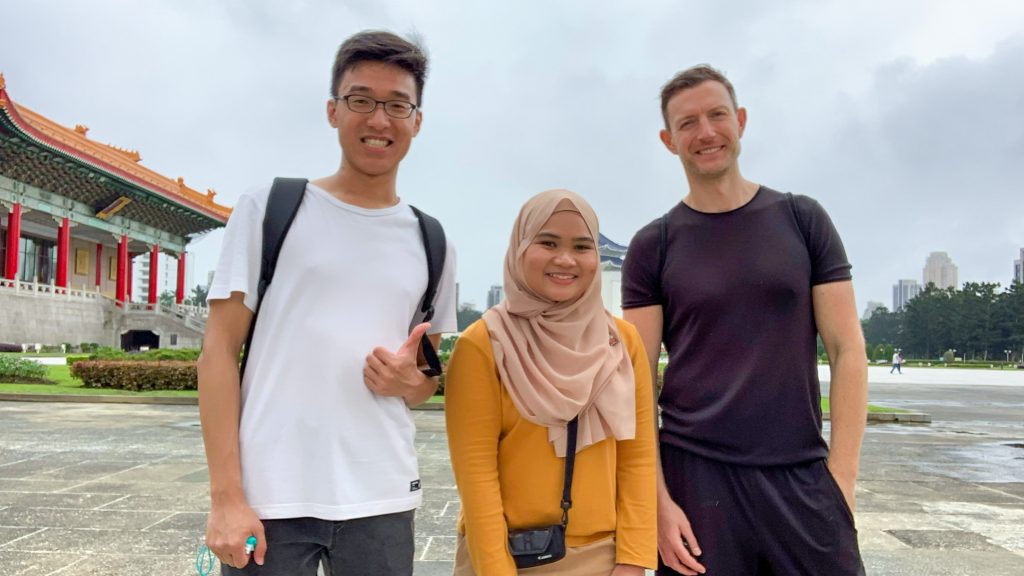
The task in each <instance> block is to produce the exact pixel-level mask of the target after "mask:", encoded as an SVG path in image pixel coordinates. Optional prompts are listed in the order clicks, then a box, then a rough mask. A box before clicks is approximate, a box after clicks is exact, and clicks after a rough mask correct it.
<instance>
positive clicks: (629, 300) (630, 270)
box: [622, 218, 664, 309]
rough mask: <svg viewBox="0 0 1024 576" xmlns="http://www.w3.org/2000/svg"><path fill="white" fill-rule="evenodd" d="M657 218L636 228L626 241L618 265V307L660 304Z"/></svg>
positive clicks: (659, 243) (659, 230)
mask: <svg viewBox="0 0 1024 576" xmlns="http://www.w3.org/2000/svg"><path fill="white" fill-rule="evenodd" d="M660 225H661V218H658V219H657V220H655V221H654V222H651V223H650V224H648V225H647V226H644V227H643V228H641V229H640V231H639V232H637V233H636V235H635V236H633V239H632V240H631V241H630V242H629V250H628V251H627V252H626V259H625V261H623V263H622V308H623V309H627V308H641V307H643V306H653V305H656V304H661V303H662V302H663V300H664V299H663V298H662V294H661V279H660V277H661V271H660V270H658V265H659V262H660V256H659V253H660V250H661V228H660Z"/></svg>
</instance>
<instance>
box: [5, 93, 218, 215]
mask: <svg viewBox="0 0 1024 576" xmlns="http://www.w3.org/2000/svg"><path fill="white" fill-rule="evenodd" d="M0 112H2V114H3V115H4V116H6V118H7V119H8V120H9V122H10V124H11V125H12V126H13V127H14V128H15V129H17V131H18V132H19V133H20V135H21V136H22V137H23V138H25V139H27V140H29V141H31V142H32V143H34V144H36V145H38V146H41V147H43V148H45V149H47V150H50V151H52V152H55V153H57V154H59V155H62V156H65V157H68V158H71V159H72V160H76V161H78V162H81V163H82V164H85V165H86V166H87V167H89V168H92V169H94V170H97V171H99V172H103V173H105V174H108V175H110V176H112V177H114V178H116V179H117V180H120V181H121V182H123V183H124V184H126V185H128V186H130V187H132V188H135V189H138V190H141V191H143V192H144V193H147V194H150V195H153V196H156V197H158V198H160V199H161V200H164V201H168V202H171V203H173V204H178V205H179V206H182V207H184V208H187V209H189V210H191V211H192V212H195V213H197V214H199V215H200V216H203V217H205V218H208V219H210V220H212V221H213V222H212V223H216V224H215V225H214V226H212V227H219V226H223V225H224V224H225V223H226V222H227V219H228V217H229V216H230V215H231V208H229V207H227V206H223V205H220V204H217V203H215V202H214V201H213V197H214V195H215V193H214V192H213V191H212V190H211V191H208V192H207V193H206V194H202V193H200V192H198V191H196V190H194V189H192V188H189V187H188V186H186V185H185V183H184V181H183V179H182V178H178V179H177V180H176V181H175V180H171V179H169V178H167V177H165V176H163V175H161V174H158V173H157V172H154V171H153V170H150V169H149V168H147V167H145V166H143V165H141V164H138V163H137V162H138V160H139V159H140V158H139V155H138V152H132V151H127V150H123V149H120V148H117V147H114V146H109V145H106V144H101V143H98V142H94V141H92V140H89V139H88V138H86V136H85V133H86V132H87V131H88V129H87V128H84V127H78V129H75V130H72V129H69V128H65V127H64V126H61V125H60V124H57V123H56V122H53V121H52V120H49V119H47V118H46V117H44V116H41V115H39V114H37V113H35V112H33V111H31V110H29V109H28V108H25V107H24V106H22V105H20V104H16V103H15V102H13V101H12V100H11V98H10V95H9V94H8V93H7V90H6V86H5V82H4V78H3V75H2V74H0ZM212 223H211V224H212Z"/></svg>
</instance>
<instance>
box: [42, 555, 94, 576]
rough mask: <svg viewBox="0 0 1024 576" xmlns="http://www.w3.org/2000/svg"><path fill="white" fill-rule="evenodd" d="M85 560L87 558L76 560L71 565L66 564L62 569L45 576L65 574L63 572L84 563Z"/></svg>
mask: <svg viewBox="0 0 1024 576" xmlns="http://www.w3.org/2000/svg"><path fill="white" fill-rule="evenodd" d="M87 559H88V557H82V558H79V559H78V560H75V561H74V562H72V563H71V564H68V565H67V566H64V567H63V568H58V569H57V570H54V571H53V572H50V573H49V574H47V575H46V576H54V575H56V574H61V573H64V574H67V572H64V571H65V570H67V569H68V568H74V567H75V566H77V565H78V564H81V563H82V562H85V561H86V560H87Z"/></svg>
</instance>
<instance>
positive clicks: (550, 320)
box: [483, 190, 636, 457]
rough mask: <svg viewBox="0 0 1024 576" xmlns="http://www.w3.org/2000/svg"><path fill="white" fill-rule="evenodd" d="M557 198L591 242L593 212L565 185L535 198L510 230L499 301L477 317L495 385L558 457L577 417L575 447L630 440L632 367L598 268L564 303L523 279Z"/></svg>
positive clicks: (594, 228) (632, 429)
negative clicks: (487, 341)
mask: <svg viewBox="0 0 1024 576" xmlns="http://www.w3.org/2000/svg"><path fill="white" fill-rule="evenodd" d="M563 200H568V201H569V203H571V204H572V206H574V207H575V211H576V212H578V213H579V214H580V215H581V216H582V217H583V220H584V221H585V222H586V224H587V228H588V229H589V230H590V233H591V235H592V236H593V238H594V243H595V245H596V243H597V239H598V223H597V215H596V214H595V213H594V210H593V208H591V207H590V205H589V204H587V202H586V200H584V199H583V198H582V197H580V196H579V195H578V194H576V193H574V192H570V191H569V190H548V191H546V192H541V193H540V194H538V195H536V196H534V197H533V198H531V199H530V200H529V201H527V202H526V204H525V205H523V209H522V210H521V211H520V212H519V218H517V219H516V223H515V226H514V227H513V228H512V238H511V241H510V242H509V246H508V252H507V253H506V255H505V300H504V301H503V302H502V303H501V304H498V305H497V306H495V307H493V308H491V309H490V310H488V311H487V312H486V313H484V316H483V319H484V322H485V323H486V324H487V330H488V332H489V334H490V337H491V346H492V348H493V349H494V361H495V364H496V365H497V368H498V376H499V378H500V379H501V382H502V384H504V386H505V389H506V390H508V393H509V396H511V397H512V402H513V403H514V404H515V406H516V408H517V409H518V410H519V413H520V414H521V415H522V416H523V418H526V419H527V420H529V421H530V422H533V423H535V424H538V425H540V426H547V427H548V439H549V440H551V442H552V443H553V444H554V448H555V453H556V454H557V455H558V456H560V457H561V456H565V444H566V429H565V426H566V424H567V423H568V422H569V421H570V420H572V418H573V417H574V416H576V415H577V414H579V416H580V420H579V427H578V432H577V434H578V437H577V442H576V450H577V451H579V450H582V449H583V448H586V447H587V446H589V445H591V444H594V443H597V442H600V441H601V440H604V439H605V438H607V437H609V436H612V437H615V438H616V439H618V440H629V439H632V438H633V437H634V436H635V432H636V392H635V387H634V381H633V364H632V363H631V362H630V358H629V353H628V352H627V351H626V349H625V348H626V347H625V345H624V344H622V343H620V342H619V340H620V338H619V333H618V329H617V327H616V326H615V320H614V319H613V318H612V316H611V314H609V313H608V312H607V311H606V310H605V309H604V305H603V304H602V302H601V271H600V269H598V271H597V273H596V274H594V280H593V282H591V284H590V286H588V287H587V289H586V291H585V292H584V293H583V295H582V296H580V297H579V298H578V299H576V300H574V301H571V302H568V301H567V302H552V301H551V300H548V299H546V298H544V297H542V296H540V295H539V294H537V293H535V292H534V291H533V290H531V289H530V288H529V286H527V284H526V276H525V271H524V270H523V254H524V253H525V252H526V249H527V248H528V247H529V246H530V244H531V243H532V242H533V239H534V238H535V237H536V236H537V233H538V232H540V230H541V228H542V227H543V226H544V224H545V223H547V221H548V218H550V217H551V215H552V214H553V213H554V212H555V210H556V207H557V206H558V205H559V203H560V202H562V201H563ZM595 249H596V246H595Z"/></svg>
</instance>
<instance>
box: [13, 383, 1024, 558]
mask: <svg viewBox="0 0 1024 576" xmlns="http://www.w3.org/2000/svg"><path fill="white" fill-rule="evenodd" d="M886 371H887V368H886V369H884V370H883V369H880V368H872V371H871V381H872V388H871V399H872V401H873V402H875V403H881V404H885V405H891V406H899V407H906V408H911V409H915V410H921V411H925V412H929V413H930V414H931V415H932V417H933V423H932V424H931V425H900V424H882V425H871V426H870V427H869V429H868V434H867V436H866V439H865V445H864V451H863V454H864V458H863V464H862V467H861V480H860V483H859V485H858V514H857V519H858V526H859V529H860V538H861V548H862V551H863V555H864V558H865V561H866V563H867V567H868V574H870V575H881V576H897V575H899V576H904V575H905V576H918V575H920V576H925V575H927V576H936V575H957V576H960V575H965V574H970V575H972V576H1011V575H1012V576H1019V575H1021V574H1024V373H1014V372H1007V373H998V372H976V373H975V376H973V377H972V376H971V375H970V374H969V373H968V372H964V371H953V370H941V371H940V370H928V371H924V370H918V371H917V373H916V374H915V373H914V371H913V370H907V374H905V375H904V376H903V379H902V380H901V379H900V378H899V377H897V376H896V375H893V376H891V377H890V376H889V375H888V374H886V373H885V372H886ZM971 372H974V371H971ZM826 376H827V375H826ZM979 382H980V383H979ZM416 422H417V427H418V430H419V435H418V449H419V453H420V456H421V468H422V471H423V474H422V475H423V480H424V482H423V484H424V497H425V503H424V506H423V507H422V508H421V510H420V512H419V515H418V518H417V552H416V558H417V568H416V574H417V575H435V574H436V575H440V574H450V571H451V559H452V556H453V552H454V537H453V532H454V524H455V518H456V516H457V514H458V498H457V493H456V490H455V488H454V484H453V481H452V474H451V471H450V469H449V465H448V458H447V447H446V444H445V435H444V416H443V413H442V412H436V411H422V412H416ZM206 482H207V474H206V466H205V462H204V457H203V450H202V440H201V437H200V433H199V429H198V413H197V410H196V408H195V406H163V405H148V404H142V405H128V404H75V403H54V402H46V403H39V402H0V575H3V576H7V575H11V576H13V575H33V576H34V575H50V574H53V575H61V576H78V575H83V576H84V575H89V576H92V575H96V576H99V575H103V576H106V575H112V574H119V575H120V574H129V575H155V576H187V575H189V574H195V569H194V561H195V552H196V547H197V545H198V544H199V542H200V539H201V537H202V535H203V530H204V523H205V511H206V509H207V507H208V501H207V483H206ZM823 576H825V575H823Z"/></svg>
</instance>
